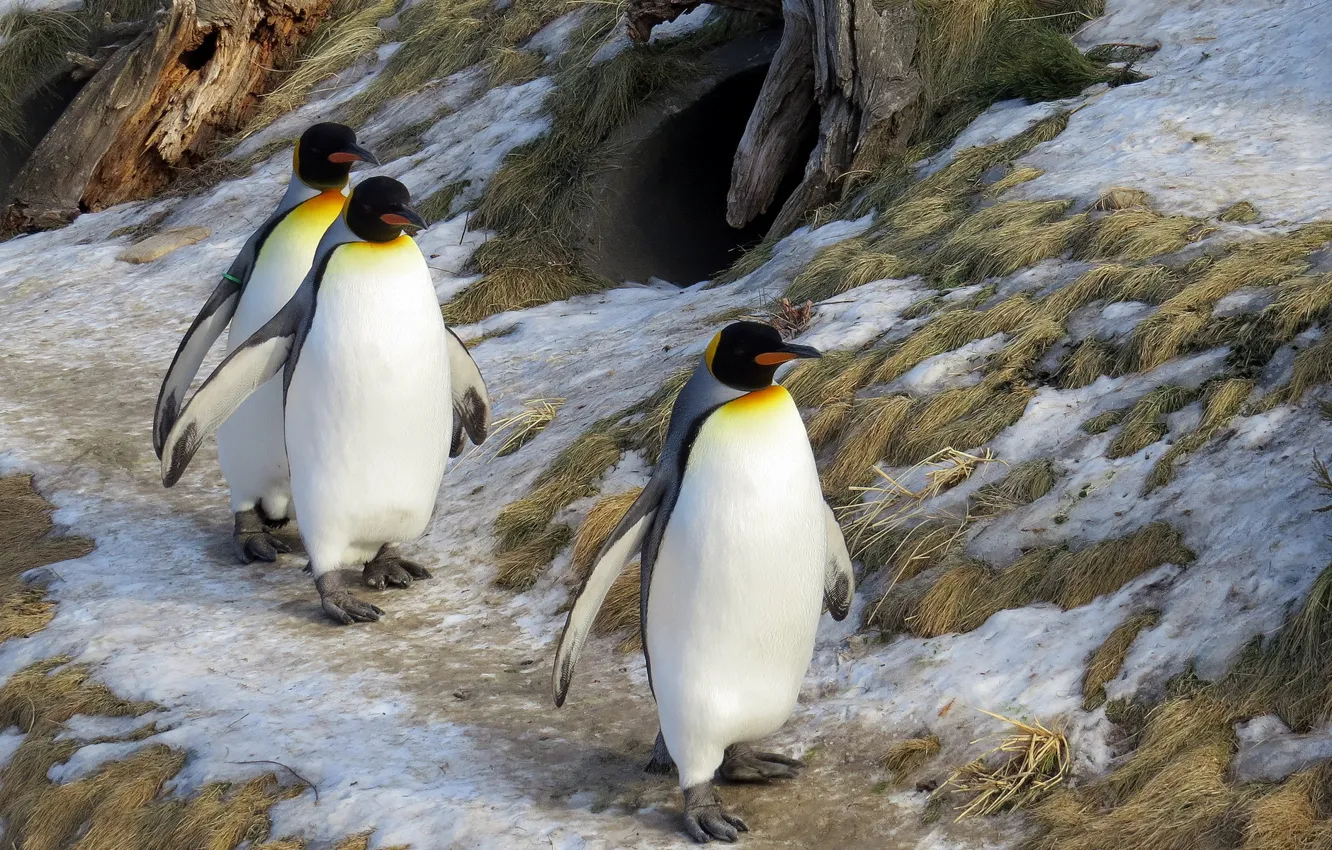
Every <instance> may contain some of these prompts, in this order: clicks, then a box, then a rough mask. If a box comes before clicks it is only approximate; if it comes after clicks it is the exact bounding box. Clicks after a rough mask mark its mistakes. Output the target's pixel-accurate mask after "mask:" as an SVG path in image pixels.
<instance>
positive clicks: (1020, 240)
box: [930, 201, 1088, 287]
mask: <svg viewBox="0 0 1332 850" xmlns="http://www.w3.org/2000/svg"><path fill="white" fill-rule="evenodd" d="M1069 205H1070V204H1069V202H1068V201H1004V202H1001V203H998V204H995V205H994V206H991V207H985V208H982V209H980V210H977V211H976V212H974V213H972V214H970V215H968V216H967V217H966V218H965V219H963V220H962V221H961V222H960V223H959V224H958V226H957V228H956V229H955V230H953V232H952V233H951V234H950V235H949V236H948V237H947V238H945V239H944V240H943V241H942V242H941V243H940V245H939V247H938V248H937V249H936V250H935V251H934V253H933V254H932V255H931V257H930V264H931V269H932V271H933V274H934V276H935V277H936V278H938V279H939V280H940V281H941V284H942V285H943V286H945V287H953V286H960V285H963V284H967V283H971V282H974V281H979V280H985V279H986V278H991V277H998V276H1001V275H1007V274H1011V273H1013V272H1016V271H1019V270H1021V269H1025V268H1029V267H1031V266H1034V265H1036V264H1037V263H1038V262H1040V261H1041V260H1044V259H1048V258H1050V257H1058V256H1060V255H1061V254H1063V253H1064V252H1065V251H1067V250H1068V249H1069V248H1070V247H1071V245H1072V243H1073V242H1074V240H1076V239H1077V238H1078V237H1079V236H1080V235H1081V233H1082V231H1083V230H1084V229H1085V228H1086V227H1087V222H1088V219H1087V216H1086V215H1082V214H1079V215H1075V216H1071V217H1069V218H1063V215H1064V213H1065V212H1066V211H1067V210H1068V207H1069Z"/></svg>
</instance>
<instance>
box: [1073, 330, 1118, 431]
mask: <svg viewBox="0 0 1332 850" xmlns="http://www.w3.org/2000/svg"><path fill="white" fill-rule="evenodd" d="M1114 368H1115V350H1114V348H1113V347H1111V346H1110V345H1109V344H1108V343H1106V342H1104V341H1102V340H1099V339H1097V338H1096V337H1094V336H1093V337H1088V338H1087V339H1084V340H1083V341H1082V342H1081V343H1079V344H1078V347H1077V348H1075V349H1073V353H1072V354H1070V355H1068V357H1066V358H1064V362H1063V363H1062V364H1060V367H1059V386H1060V388H1061V389H1065V390H1075V389H1079V388H1081V387H1085V386H1087V385H1088V384H1090V383H1092V382H1093V381H1095V380H1096V379H1097V378H1099V377H1101V376H1102V375H1109V374H1110V373H1111V372H1113V371H1114ZM1116 424H1118V423H1116Z"/></svg>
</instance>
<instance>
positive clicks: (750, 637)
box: [552, 322, 855, 842]
mask: <svg viewBox="0 0 1332 850" xmlns="http://www.w3.org/2000/svg"><path fill="white" fill-rule="evenodd" d="M819 356H820V354H819V352H818V351H817V350H815V349H813V348H810V347H808V346H803V345H793V344H790V343H785V342H783V341H782V338H781V336H780V335H779V334H778V333H777V331H776V330H775V329H773V328H772V327H770V326H768V325H763V324H758V323H756V322H736V323H735V324H732V325H729V326H727V327H726V328H725V329H723V330H722V331H721V332H720V333H718V334H717V335H716V336H715V337H713V339H712V341H711V343H710V344H709V345H708V347H707V350H706V352H705V353H704V355H703V358H702V362H701V363H700V364H699V366H698V368H697V369H696V370H695V372H694V374H693V376H692V377H691V378H690V380H689V382H688V383H687V384H686V385H685V387H684V389H683V390H682V391H681V392H680V396H679V398H678V399H677V400H676V402H675V407H674V409H673V410H672V412H671V420H670V425H669V428H668V432H667V439H666V446H665V448H664V449H663V451H662V454H661V460H660V462H659V463H658V464H657V468H656V470H655V472H654V473H653V476H652V478H651V480H650V481H649V482H648V484H647V486H646V487H644V489H643V492H642V494H641V495H640V496H639V497H638V499H637V501H635V502H634V504H633V505H632V506H631V507H630V508H629V511H628V512H627V513H626V514H625V516H624V518H623V519H622V520H621V521H620V523H619V525H618V526H616V528H615V530H614V531H613V532H612V533H611V535H610V537H609V539H608V540H607V541H606V543H605V545H604V546H603V547H602V550H601V552H600V553H599V555H598V557H597V560H596V562H595V564H594V566H593V568H592V572H591V573H590V575H589V576H588V579H587V581H586V582H585V583H584V585H583V587H582V588H581V589H580V590H579V592H578V595H577V597H576V599H575V601H574V605H573V608H572V609H571V610H570V612H569V617H568V620H567V621H566V623H565V627H564V632H563V634H562V635H561V636H560V642H559V647H558V649H557V651H556V656H555V669H554V675H553V681H552V684H553V688H554V695H555V704H556V705H557V706H558V705H563V703H564V699H565V696H566V695H567V694H568V689H569V684H570V681H571V679H572V677H573V671H574V665H575V664H576V662H577V660H578V655H579V652H580V651H581V649H582V647H583V644H584V642H585V641H586V640H587V636H588V634H589V632H590V630H591V626H592V623H593V621H594V620H595V619H596V615H597V611H598V609H599V608H600V607H601V603H602V602H603V601H604V600H605V598H606V593H607V591H608V590H609V589H610V586H611V584H612V583H613V582H614V580H615V578H616V576H617V575H618V574H619V573H620V571H621V570H622V569H623V568H624V566H625V564H627V563H628V562H629V561H630V560H631V559H632V558H633V557H634V556H635V555H640V556H641V564H642V585H641V590H640V614H641V628H642V636H643V654H644V658H645V660H646V661H647V670H648V682H649V684H650V686H651V688H652V692H653V695H654V696H655V697H656V701H657V716H658V719H659V721H660V723H661V733H660V735H659V736H658V740H657V746H656V747H655V748H654V754H653V764H652V765H649V769H652V768H654V767H655V768H657V769H659V770H660V769H662V768H664V769H669V767H670V765H671V763H672V762H673V763H674V765H675V766H676V768H678V770H679V775H680V787H681V789H683V791H684V800H685V816H684V826H685V830H686V831H687V832H688V833H689V835H690V836H691V837H693V838H694V839H695V840H696V841H699V842H707V841H711V840H714V839H715V840H721V841H735V840H736V838H737V837H738V836H739V833H740V832H744V831H747V829H748V827H747V826H746V825H745V823H744V821H743V820H741V819H740V818H739V817H737V816H736V815H733V814H731V813H730V812H728V811H726V810H725V809H724V808H723V807H722V804H721V801H720V800H719V799H718V797H717V794H716V791H715V790H714V788H713V778H714V774H718V773H720V775H721V776H722V777H723V778H725V779H730V780H733V781H766V780H769V779H776V778H787V777H791V776H794V775H795V772H796V770H797V769H798V768H799V767H800V764H801V763H800V762H798V761H796V760H794V759H790V758H787V757H785V756H782V755H779V754H776V753H763V752H758V751H756V750H754V749H752V748H751V747H750V746H749V744H750V743H752V742H754V741H757V740H759V739H761V738H764V737H766V736H768V735H771V734H773V733H774V732H776V731H777V730H778V729H779V728H780V727H781V726H782V724H783V723H784V722H785V721H786V718H787V717H788V716H789V715H790V713H791V710H792V709H793V708H794V707H795V703H796V697H797V695H798V694H799V692H800V683H801V681H802V679H803V678H804V675H805V671H806V670H807V669H808V667H809V662H810V659H811V658H812V657H813V652H814V636H815V632H816V631H817V630H818V623H819V617H820V614H821V612H822V610H823V607H824V606H825V605H826V607H827V608H828V610H829V612H830V613H831V614H832V616H833V618H834V619H837V620H841V619H843V618H845V617H846V615H847V613H848V612H849V610H850V607H851V597H852V594H853V593H854V589H855V577H854V575H853V574H852V571H851V558H850V556H849V555H848V553H847V548H846V542H845V540H844V539H843V537H842V531H841V528H840V526H839V525H838V523H837V520H836V518H835V517H834V516H833V512H832V509H831V508H829V507H828V505H827V503H826V502H824V500H823V493H822V490H821V488H820V486H819V476H818V471H817V470H816V468H815V465H814V453H813V450H812V449H811V448H810V444H809V437H808V435H807V434H806V432H805V425H804V422H803V421H802V420H801V418H800V413H799V411H798V410H797V409H796V406H795V402H794V401H792V399H791V396H790V394H789V393H788V392H787V391H786V389H785V388H783V387H781V386H779V385H776V384H774V383H773V377H774V375H775V373H776V371H777V368H778V367H779V366H780V365H781V364H783V363H785V362H787V361H790V360H794V359H797V358H806V357H819Z"/></svg>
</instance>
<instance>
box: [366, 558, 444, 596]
mask: <svg viewBox="0 0 1332 850" xmlns="http://www.w3.org/2000/svg"><path fill="white" fill-rule="evenodd" d="M428 578H430V570H427V569H426V568H425V567H423V566H421V565H420V564H418V563H416V562H415V561H409V560H407V559H406V558H400V557H398V556H397V555H394V554H392V553H390V552H389V551H388V549H380V550H379V554H378V555H376V556H375V558H374V560H372V561H371V562H370V563H368V564H366V565H365V568H364V569H362V570H361V581H362V582H363V583H364V584H365V586H366V587H373V588H374V589H375V590H383V589H384V587H385V586H386V585H387V586H389V587H410V586H411V583H412V581H413V579H415V580H418V581H419V580H424V579H428Z"/></svg>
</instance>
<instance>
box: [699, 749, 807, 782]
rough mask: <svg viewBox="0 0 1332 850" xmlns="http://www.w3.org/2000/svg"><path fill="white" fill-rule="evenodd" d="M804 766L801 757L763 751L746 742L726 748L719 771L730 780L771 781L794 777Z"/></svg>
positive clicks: (724, 777)
mask: <svg viewBox="0 0 1332 850" xmlns="http://www.w3.org/2000/svg"><path fill="white" fill-rule="evenodd" d="M804 766H805V763H804V762H802V761H800V760H799V759H793V758H787V757H786V756H784V755H781V754H780V753H761V752H759V751H758V750H755V749H754V748H752V747H747V746H745V745H744V744H732V745H731V746H729V747H727V748H726V755H725V756H723V757H722V763H721V768H720V769H719V770H718V772H719V773H720V774H721V776H722V778H723V779H725V780H727V781H729V782H771V781H772V780H774V779H794V778H795V777H796V776H797V775H799V773H800V768H802V767H804Z"/></svg>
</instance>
